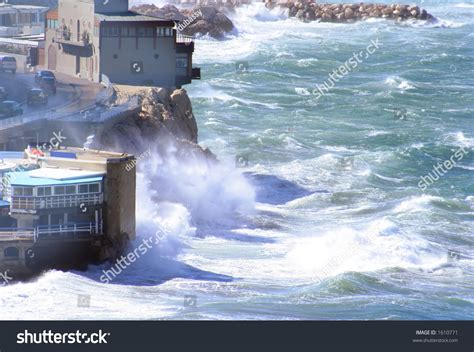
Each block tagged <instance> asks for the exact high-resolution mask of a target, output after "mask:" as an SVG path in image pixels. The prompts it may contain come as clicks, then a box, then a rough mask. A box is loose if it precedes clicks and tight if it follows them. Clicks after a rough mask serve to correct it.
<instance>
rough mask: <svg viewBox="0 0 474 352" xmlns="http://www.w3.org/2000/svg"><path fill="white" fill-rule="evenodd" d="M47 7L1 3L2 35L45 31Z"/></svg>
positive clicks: (0, 25) (0, 31)
mask: <svg viewBox="0 0 474 352" xmlns="http://www.w3.org/2000/svg"><path fill="white" fill-rule="evenodd" d="M47 10H48V8H47V7H42V6H31V5H10V4H8V3H4V2H2V3H0V37H13V36H17V35H22V34H23V35H36V34H41V33H43V32H44V24H45V14H46V11H47Z"/></svg>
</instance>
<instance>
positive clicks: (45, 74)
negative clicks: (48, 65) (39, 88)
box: [35, 70, 56, 84]
mask: <svg viewBox="0 0 474 352" xmlns="http://www.w3.org/2000/svg"><path fill="white" fill-rule="evenodd" d="M45 77H48V78H54V80H55V81H56V76H55V75H54V73H53V72H52V71H47V70H42V71H38V72H37V73H36V74H35V82H36V84H40V83H41V80H42V79H43V78H45Z"/></svg>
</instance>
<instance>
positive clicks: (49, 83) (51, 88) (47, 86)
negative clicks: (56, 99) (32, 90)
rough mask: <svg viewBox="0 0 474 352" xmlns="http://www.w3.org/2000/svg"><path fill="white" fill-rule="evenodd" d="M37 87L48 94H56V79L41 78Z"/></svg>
mask: <svg viewBox="0 0 474 352" xmlns="http://www.w3.org/2000/svg"><path fill="white" fill-rule="evenodd" d="M39 86H40V87H41V89H43V90H44V91H46V92H48V93H52V94H56V78H53V77H43V78H41V81H40V84H39Z"/></svg>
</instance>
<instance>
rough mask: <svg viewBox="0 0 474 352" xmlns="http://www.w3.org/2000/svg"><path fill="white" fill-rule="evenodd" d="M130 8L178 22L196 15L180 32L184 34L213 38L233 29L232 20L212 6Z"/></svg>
mask: <svg viewBox="0 0 474 352" xmlns="http://www.w3.org/2000/svg"><path fill="white" fill-rule="evenodd" d="M131 10H132V11H134V12H137V13H141V14H144V15H148V16H156V17H160V18H166V19H171V20H174V21H180V22H183V21H184V20H186V19H187V18H194V17H197V18H196V19H195V20H194V21H193V22H192V23H191V24H189V25H187V26H186V27H185V28H184V29H182V31H181V32H182V34H184V35H189V36H195V35H209V36H211V37H213V38H216V39H221V38H223V37H224V36H225V35H226V34H228V33H231V32H233V31H235V27H234V24H233V23H232V21H231V20H230V19H229V18H228V17H227V16H226V15H225V14H224V13H222V12H221V11H219V10H217V9H215V8H214V7H213V6H198V7H195V8H193V9H191V10H184V9H183V10H179V9H178V8H176V6H173V5H165V6H163V7H161V8H159V7H158V6H156V5H137V6H134V7H132V9H131ZM199 14H202V15H199Z"/></svg>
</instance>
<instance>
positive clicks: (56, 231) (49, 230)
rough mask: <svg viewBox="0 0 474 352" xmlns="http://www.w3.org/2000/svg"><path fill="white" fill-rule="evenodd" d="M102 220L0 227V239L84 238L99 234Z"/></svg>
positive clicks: (101, 228)
mask: <svg viewBox="0 0 474 352" xmlns="http://www.w3.org/2000/svg"><path fill="white" fill-rule="evenodd" d="M103 233H104V232H103V225H102V222H98V223H94V222H90V223H68V224H63V225H52V226H47V225H46V226H36V227H31V228H24V229H22V228H0V242H1V241H33V242H37V241H41V240H51V239H57V238H84V237H87V238H89V237H91V236H100V235H102V234H103Z"/></svg>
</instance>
